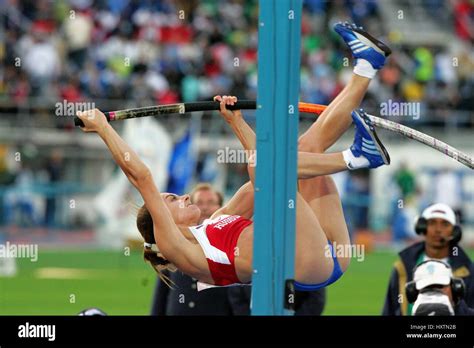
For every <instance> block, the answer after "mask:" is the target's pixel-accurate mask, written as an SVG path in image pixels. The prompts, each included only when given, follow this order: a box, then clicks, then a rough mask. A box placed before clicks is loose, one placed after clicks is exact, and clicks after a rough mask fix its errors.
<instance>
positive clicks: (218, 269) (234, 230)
mask: <svg viewBox="0 0 474 348" xmlns="http://www.w3.org/2000/svg"><path fill="white" fill-rule="evenodd" d="M250 224H252V221H251V220H248V219H245V218H243V217H241V216H238V215H221V216H219V217H217V218H215V219H212V220H211V219H206V220H204V221H203V223H202V224H201V225H198V226H192V227H189V229H190V230H191V232H192V234H193V235H194V237H195V238H196V239H197V241H198V243H199V245H200V246H201V248H202V249H203V251H204V255H205V256H206V259H207V263H208V265H209V270H210V271H211V276H212V279H213V280H214V284H215V285H219V286H225V285H232V284H240V283H241V282H240V280H239V278H238V277H237V273H236V271H235V263H234V261H235V255H236V247H237V241H238V240H239V236H240V234H241V233H242V231H243V230H244V228H245V227H247V226H248V225H250Z"/></svg>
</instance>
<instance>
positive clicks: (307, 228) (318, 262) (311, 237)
mask: <svg viewBox="0 0 474 348" xmlns="http://www.w3.org/2000/svg"><path fill="white" fill-rule="evenodd" d="M295 242H296V249H295V279H296V280H297V281H299V282H302V283H320V282H324V281H326V280H327V279H328V278H329V276H330V275H331V273H332V270H333V265H334V263H333V260H332V257H331V254H330V252H328V251H329V249H328V240H327V238H326V234H325V233H324V231H323V229H322V228H321V225H320V224H319V221H318V218H317V217H316V215H315V214H314V212H313V210H312V209H311V207H310V206H309V205H308V203H307V202H306V201H305V200H304V199H303V197H302V196H301V194H299V193H298V198H297V202H296V241H295Z"/></svg>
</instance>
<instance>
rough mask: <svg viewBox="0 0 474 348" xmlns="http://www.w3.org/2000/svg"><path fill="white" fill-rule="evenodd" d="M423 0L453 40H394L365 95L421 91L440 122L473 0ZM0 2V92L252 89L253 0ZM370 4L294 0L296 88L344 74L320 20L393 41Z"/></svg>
mask: <svg viewBox="0 0 474 348" xmlns="http://www.w3.org/2000/svg"><path fill="white" fill-rule="evenodd" d="M432 3H433V2H429V4H430V6H428V8H427V10H428V11H435V10H436V11H438V9H439V8H441V10H442V11H441V13H443V14H444V15H445V16H446V13H449V14H451V17H452V18H451V23H452V28H451V30H452V31H453V33H454V32H455V33H456V35H457V39H456V40H455V41H456V42H459V45H458V46H456V47H455V48H453V47H454V46H453V47H451V46H449V45H448V43H446V45H443V46H440V47H434V46H433V47H403V46H400V47H396V49H395V51H396V52H395V53H394V54H393V58H392V59H390V60H389V63H388V66H387V67H385V69H383V70H382V72H381V73H380V76H379V79H378V81H377V82H376V83H374V84H373V86H372V87H373V88H372V93H371V94H370V93H369V96H368V98H367V102H366V103H367V105H368V107H370V106H373V107H376V106H377V105H379V104H380V103H381V102H382V101H387V100H388V99H392V100H393V101H421V100H423V101H424V102H425V104H426V107H428V108H437V109H438V111H437V113H434V114H433V115H434V117H438V118H440V119H439V120H438V121H440V122H441V124H442V123H443V122H444V118H443V117H447V111H446V109H448V108H449V109H458V110H472V108H473V106H474V99H473V95H474V78H473V74H472V71H473V69H474V50H473V46H472V43H473V38H474V35H473V34H474V29H473V28H474V26H473V23H474V20H473V18H474V5H473V4H472V1H468V0H457V1H452V2H441V3H439V4H438V5H436V6H432V5H433V4H432ZM6 5H7V6H5V8H4V10H3V13H2V16H3V23H4V24H3V25H4V30H5V31H4V40H2V41H3V42H2V44H3V46H4V47H3V48H4V49H3V52H4V62H5V63H6V64H5V65H4V66H3V67H2V68H1V69H2V71H1V72H0V76H1V77H2V78H1V84H0V99H8V100H14V101H15V102H16V103H17V104H18V105H21V104H22V103H24V102H25V101H26V100H27V98H28V97H38V99H40V100H41V101H43V102H48V101H49V102H51V103H52V104H53V105H54V104H55V103H57V102H58V101H62V100H67V101H69V102H79V101H83V100H100V99H113V100H133V103H134V105H137V106H141V105H150V104H156V103H163V104H164V103H173V102H177V101H196V100H203V99H210V98H211V97H212V96H213V95H215V94H235V95H237V96H239V97H240V98H255V97H256V89H257V41H258V40H257V39H258V30H257V22H258V1H256V0H252V1H250V0H230V1H216V0H202V1H197V0H153V1H152V0H102V1H92V0H69V1H50V0H37V1H33V0H24V1H18V0H7V1H6ZM380 6H383V3H382V2H377V1H375V0H357V1H356V0H337V1H323V0H306V1H305V5H304V15H303V19H302V64H301V99H302V100H305V101H307V102H312V103H322V104H326V103H329V102H330V101H331V100H332V99H333V98H334V97H335V96H336V95H337V94H338V92H339V91H340V90H341V88H342V87H343V85H344V82H345V79H346V78H347V76H345V74H344V72H345V71H348V70H347V69H344V67H345V66H347V65H348V62H347V61H346V60H344V59H343V58H344V57H348V56H349V52H348V51H347V49H346V47H345V45H344V44H343V43H342V41H341V40H339V39H338V37H337V36H336V35H335V34H334V33H333V31H332V29H331V28H332V25H333V24H334V23H335V22H337V21H340V20H351V21H354V22H356V23H357V24H359V25H363V26H364V27H365V28H367V29H368V30H369V31H370V32H372V33H373V35H374V36H380V37H385V40H388V41H393V42H392V45H394V44H395V41H396V40H392V39H393V38H392V37H391V36H393V35H392V34H393V33H391V31H392V30H393V28H386V27H385V23H384V21H383V20H382V17H381V14H380ZM433 9H434V10H433ZM438 12H439V11H438ZM453 49H454V50H455V52H453ZM453 57H456V60H455V61H453ZM421 121H425V120H421ZM464 121H466V119H464ZM464 121H463V122H464ZM426 122H427V121H426ZM466 122H467V124H468V125H471V120H470V119H469V118H468V119H467V121H466Z"/></svg>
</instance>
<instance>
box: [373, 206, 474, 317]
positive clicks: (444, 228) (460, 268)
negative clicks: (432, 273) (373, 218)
mask: <svg viewBox="0 0 474 348" xmlns="http://www.w3.org/2000/svg"><path fill="white" fill-rule="evenodd" d="M415 231H416V233H417V234H420V235H422V236H423V237H424V240H423V241H421V242H418V243H415V244H414V245H412V246H410V247H408V248H406V249H404V250H402V251H401V252H400V253H399V256H400V257H399V259H398V260H397V261H396V262H395V264H394V268H393V271H392V274H391V277H390V282H389V286H388V291H387V296H386V299H385V304H384V307H383V311H382V314H383V315H412V312H413V311H412V309H413V304H411V303H409V301H408V300H407V296H406V291H405V285H406V283H408V282H410V281H412V280H413V270H414V269H415V267H416V266H417V265H420V264H421V263H422V262H424V261H428V260H439V261H443V262H445V263H447V264H448V265H449V266H450V267H451V269H452V273H453V275H454V277H457V278H462V279H463V281H464V283H465V286H466V296H465V301H466V303H467V305H468V306H469V307H474V264H473V263H472V262H471V260H470V259H469V257H468V256H467V254H466V253H465V252H464V250H463V249H462V248H461V247H460V246H459V245H458V242H459V241H460V240H461V236H462V231H461V227H460V226H459V225H458V224H457V220H456V215H455V213H454V211H453V210H452V209H451V208H450V207H449V206H447V205H446V204H441V203H437V204H433V205H431V206H429V207H428V208H426V209H425V210H424V211H423V213H422V215H421V217H420V218H418V220H417V222H416V225H415Z"/></svg>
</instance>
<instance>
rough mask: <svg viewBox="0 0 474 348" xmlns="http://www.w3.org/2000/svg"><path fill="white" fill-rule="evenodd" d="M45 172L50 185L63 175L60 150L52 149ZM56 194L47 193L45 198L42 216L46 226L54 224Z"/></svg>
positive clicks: (59, 179) (58, 180)
mask: <svg viewBox="0 0 474 348" xmlns="http://www.w3.org/2000/svg"><path fill="white" fill-rule="evenodd" d="M45 169H46V172H47V174H48V179H49V183H50V187H52V186H53V185H54V184H56V183H58V182H60V181H61V178H62V175H63V173H62V172H63V154H62V152H61V151H60V150H53V151H52V152H51V155H50V157H49V159H48V161H47V163H46V168H45ZM56 214H57V206H56V195H48V196H47V198H46V209H45V216H44V223H45V225H46V226H48V227H54V226H55V225H56Z"/></svg>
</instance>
